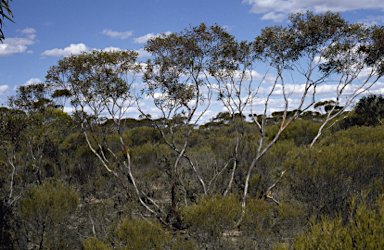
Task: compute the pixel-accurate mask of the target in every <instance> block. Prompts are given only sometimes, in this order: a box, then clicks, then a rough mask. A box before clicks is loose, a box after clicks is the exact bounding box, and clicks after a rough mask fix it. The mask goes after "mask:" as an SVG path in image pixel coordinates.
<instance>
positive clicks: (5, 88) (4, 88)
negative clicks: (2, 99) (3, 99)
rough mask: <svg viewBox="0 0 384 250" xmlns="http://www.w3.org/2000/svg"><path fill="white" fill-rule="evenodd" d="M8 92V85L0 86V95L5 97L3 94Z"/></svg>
mask: <svg viewBox="0 0 384 250" xmlns="http://www.w3.org/2000/svg"><path fill="white" fill-rule="evenodd" d="M8 90H9V86H8V85H0V95H5V92H6V91H8Z"/></svg>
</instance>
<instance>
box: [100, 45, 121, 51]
mask: <svg viewBox="0 0 384 250" xmlns="http://www.w3.org/2000/svg"><path fill="white" fill-rule="evenodd" d="M121 50H122V49H120V48H118V47H113V46H110V47H106V48H105V49H104V51H107V52H111V51H121Z"/></svg>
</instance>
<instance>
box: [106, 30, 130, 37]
mask: <svg viewBox="0 0 384 250" xmlns="http://www.w3.org/2000/svg"><path fill="white" fill-rule="evenodd" d="M100 33H101V34H103V35H106V36H109V37H112V38H118V39H127V38H128V37H130V36H132V31H125V32H118V31H113V30H110V29H105V30H103V31H102V32H100Z"/></svg>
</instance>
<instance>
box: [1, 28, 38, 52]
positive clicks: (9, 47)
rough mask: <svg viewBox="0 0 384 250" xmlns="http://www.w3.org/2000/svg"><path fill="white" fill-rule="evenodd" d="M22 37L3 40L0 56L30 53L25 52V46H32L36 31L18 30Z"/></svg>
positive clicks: (28, 29) (30, 29)
mask: <svg viewBox="0 0 384 250" xmlns="http://www.w3.org/2000/svg"><path fill="white" fill-rule="evenodd" d="M18 32H19V33H21V34H22V35H23V37H13V38H6V39H4V41H3V43H2V44H0V56H10V55H12V54H15V53H24V52H27V53H31V52H32V51H30V50H29V51H27V48H28V47H27V46H28V45H32V44H34V43H35V42H36V41H35V38H36V30H35V29H33V28H25V29H24V30H21V31H20V30H18Z"/></svg>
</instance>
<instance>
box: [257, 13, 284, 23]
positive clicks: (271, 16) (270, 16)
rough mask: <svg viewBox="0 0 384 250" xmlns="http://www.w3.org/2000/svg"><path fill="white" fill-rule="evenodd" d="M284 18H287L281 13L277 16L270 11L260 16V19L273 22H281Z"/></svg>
mask: <svg viewBox="0 0 384 250" xmlns="http://www.w3.org/2000/svg"><path fill="white" fill-rule="evenodd" d="M286 16H287V15H286V14H283V13H280V14H277V13H276V12H274V11H272V12H269V13H267V14H265V15H264V16H262V17H261V19H262V20H273V21H275V22H282V21H283V20H284V19H285V17H286Z"/></svg>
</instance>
